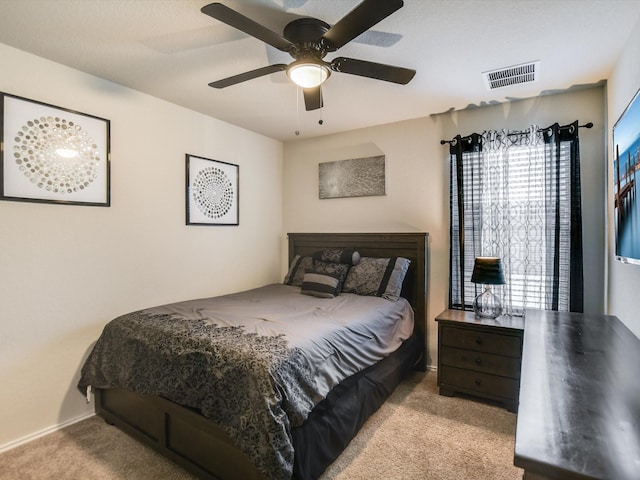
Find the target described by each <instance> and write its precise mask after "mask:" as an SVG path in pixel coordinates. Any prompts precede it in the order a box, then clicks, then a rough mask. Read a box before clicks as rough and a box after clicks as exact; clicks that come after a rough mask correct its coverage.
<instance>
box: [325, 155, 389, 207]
mask: <svg viewBox="0 0 640 480" xmlns="http://www.w3.org/2000/svg"><path fill="white" fill-rule="evenodd" d="M318 167H319V190H320V198H321V199H324V198H345V197H369V196H376V195H384V194H385V174H384V167H385V156H384V155H378V156H375V157H365V158H351V159H349V160H338V161H336V162H325V163H321V164H319V165H318Z"/></svg>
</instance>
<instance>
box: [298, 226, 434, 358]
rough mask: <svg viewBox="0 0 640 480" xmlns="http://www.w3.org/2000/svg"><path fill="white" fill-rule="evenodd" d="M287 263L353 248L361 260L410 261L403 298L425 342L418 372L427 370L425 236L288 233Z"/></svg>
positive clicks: (426, 242)
mask: <svg viewBox="0 0 640 480" xmlns="http://www.w3.org/2000/svg"><path fill="white" fill-rule="evenodd" d="M288 236H289V263H291V260H293V257H294V256H296V255H302V256H305V255H311V254H313V253H314V252H317V251H318V250H324V249H326V248H355V249H356V250H358V252H360V255H361V256H363V257H404V258H407V259H409V260H411V265H410V267H409V271H408V272H407V276H406V278H405V281H404V284H403V288H402V296H403V297H405V298H406V299H407V300H409V303H411V306H412V307H413V310H414V312H415V330H416V333H417V334H418V335H419V336H420V338H422V339H423V341H424V347H425V354H424V355H423V359H422V365H421V368H422V369H423V370H424V369H426V367H427V358H428V355H427V346H428V345H429V343H428V342H427V260H428V255H427V247H428V241H427V240H428V236H429V234H428V233H289V234H288Z"/></svg>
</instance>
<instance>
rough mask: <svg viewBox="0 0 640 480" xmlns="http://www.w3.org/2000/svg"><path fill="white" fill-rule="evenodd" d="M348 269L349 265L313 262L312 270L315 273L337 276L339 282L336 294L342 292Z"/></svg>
mask: <svg viewBox="0 0 640 480" xmlns="http://www.w3.org/2000/svg"><path fill="white" fill-rule="evenodd" d="M350 267H351V265H346V264H344V263H331V262H321V261H320V260H314V261H313V269H314V270H315V271H316V272H320V273H329V274H335V275H338V279H339V280H340V282H339V283H338V293H340V292H342V285H343V284H344V279H345V278H346V277H347V273H349V268H350Z"/></svg>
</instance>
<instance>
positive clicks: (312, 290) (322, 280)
mask: <svg viewBox="0 0 640 480" xmlns="http://www.w3.org/2000/svg"><path fill="white" fill-rule="evenodd" d="M339 283H340V275H339V274H337V273H322V272H316V271H315V270H307V273H305V274H304V279H303V281H302V286H301V287H300V293H304V294H305V295H313V296H314V297H320V298H334V297H335V296H336V295H338V293H339V292H338V284H339Z"/></svg>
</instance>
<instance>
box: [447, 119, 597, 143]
mask: <svg viewBox="0 0 640 480" xmlns="http://www.w3.org/2000/svg"><path fill="white" fill-rule="evenodd" d="M571 126H572V125H566V126H564V127H560V128H570V127H571ZM592 127H593V122H587V123H585V124H584V125H578V128H592ZM550 128H551V127H546V128H541V129H540V130H542V131H546V130H549V129H550ZM524 133H528V132H527V131H526V130H523V131H520V132H511V133H508V134H507V135H508V136H511V135H522V134H524ZM469 136H470V135H467V136H466V137H462V138H468V137H469ZM455 141H456V139H455V138H454V139H452V140H440V145H445V144H447V143H448V144H449V145H451V144H453V143H455Z"/></svg>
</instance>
